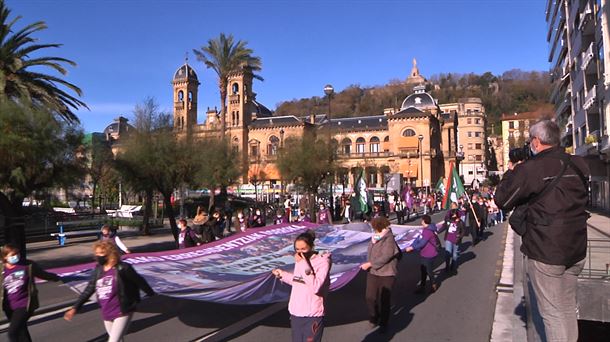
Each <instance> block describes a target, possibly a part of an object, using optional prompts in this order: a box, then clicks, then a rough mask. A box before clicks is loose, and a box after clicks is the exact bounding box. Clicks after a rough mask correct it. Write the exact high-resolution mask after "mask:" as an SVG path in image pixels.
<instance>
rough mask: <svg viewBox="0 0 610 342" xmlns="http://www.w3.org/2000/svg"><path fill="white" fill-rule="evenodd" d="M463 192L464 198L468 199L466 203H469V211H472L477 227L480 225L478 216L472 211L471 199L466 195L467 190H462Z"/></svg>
mask: <svg viewBox="0 0 610 342" xmlns="http://www.w3.org/2000/svg"><path fill="white" fill-rule="evenodd" d="M464 194H465V195H466V199H468V203H469V204H470V211H472V214H473V215H474V219H475V221H477V229H478V227H480V226H481V222H480V221H479V218H478V217H477V213H475V212H474V208H473V206H472V201H471V200H470V196H468V191H464Z"/></svg>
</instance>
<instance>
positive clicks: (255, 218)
mask: <svg viewBox="0 0 610 342" xmlns="http://www.w3.org/2000/svg"><path fill="white" fill-rule="evenodd" d="M265 221H266V220H265V215H263V214H262V212H261V210H260V208H256V209H255V210H254V215H252V216H251V217H250V223H249V225H250V227H254V228H258V227H264V226H265Z"/></svg>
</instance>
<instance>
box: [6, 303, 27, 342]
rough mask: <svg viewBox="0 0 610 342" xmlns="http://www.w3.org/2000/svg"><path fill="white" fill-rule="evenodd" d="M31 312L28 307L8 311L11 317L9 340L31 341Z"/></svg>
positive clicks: (12, 341) (8, 316) (13, 341)
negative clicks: (29, 322)
mask: <svg viewBox="0 0 610 342" xmlns="http://www.w3.org/2000/svg"><path fill="white" fill-rule="evenodd" d="M30 316H31V314H30V313H29V312H28V310H27V309H26V308H20V309H16V310H11V311H6V317H7V318H8V319H9V322H10V323H9V326H8V333H7V334H8V340H9V341H10V342H30V341H32V338H31V337H30V332H29V331H28V319H29V318H30Z"/></svg>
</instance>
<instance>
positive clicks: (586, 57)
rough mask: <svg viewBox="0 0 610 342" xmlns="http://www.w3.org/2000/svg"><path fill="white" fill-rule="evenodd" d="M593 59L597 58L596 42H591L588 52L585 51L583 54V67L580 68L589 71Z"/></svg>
mask: <svg viewBox="0 0 610 342" xmlns="http://www.w3.org/2000/svg"><path fill="white" fill-rule="evenodd" d="M593 57H595V44H594V42H591V44H589V47H588V48H587V50H585V51H583V53H582V65H581V66H580V69H581V70H587V67H588V66H589V63H591V61H592V60H593Z"/></svg>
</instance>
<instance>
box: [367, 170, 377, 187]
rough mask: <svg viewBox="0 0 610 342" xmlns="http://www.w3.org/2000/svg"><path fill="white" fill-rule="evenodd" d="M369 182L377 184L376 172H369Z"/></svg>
mask: <svg viewBox="0 0 610 342" xmlns="http://www.w3.org/2000/svg"><path fill="white" fill-rule="evenodd" d="M369 184H371V185H373V184H377V173H376V172H375V171H371V172H370V173H369Z"/></svg>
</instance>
